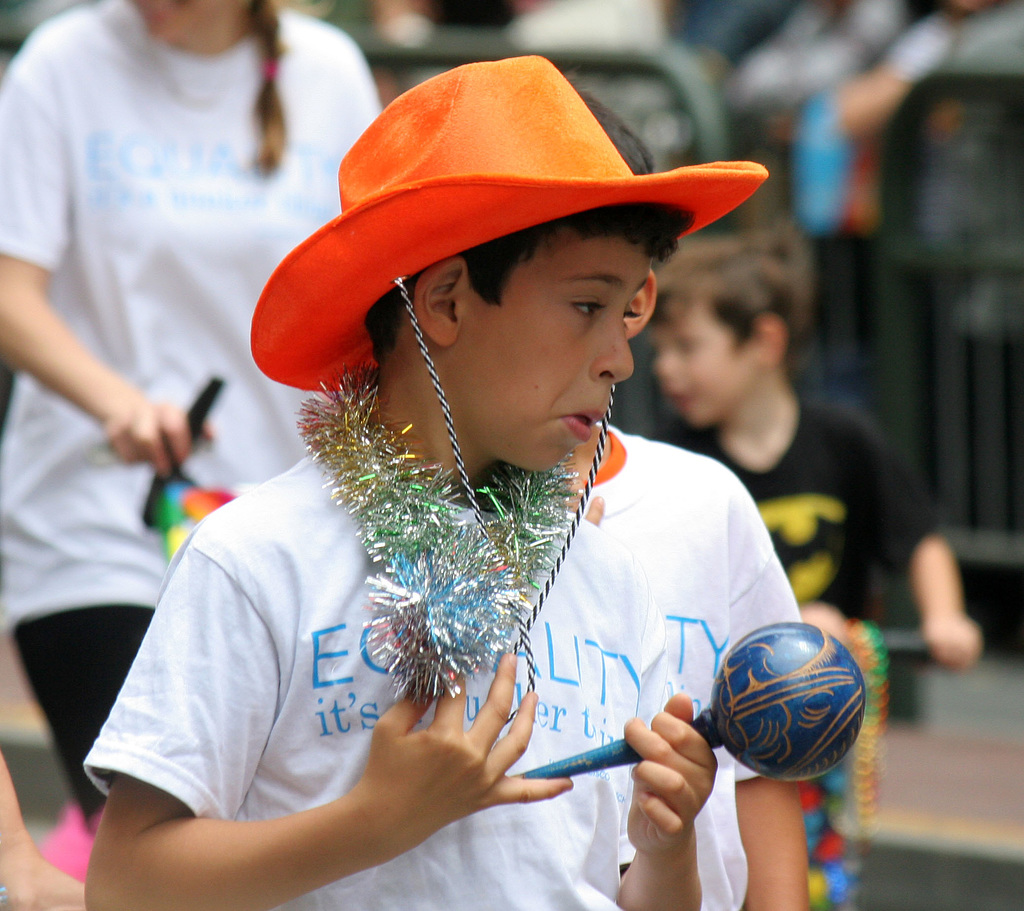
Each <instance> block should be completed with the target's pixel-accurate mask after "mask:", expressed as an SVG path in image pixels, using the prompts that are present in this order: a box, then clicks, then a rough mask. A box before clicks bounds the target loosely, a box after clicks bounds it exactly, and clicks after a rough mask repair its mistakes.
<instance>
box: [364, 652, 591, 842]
mask: <svg viewBox="0 0 1024 911" xmlns="http://www.w3.org/2000/svg"><path fill="white" fill-rule="evenodd" d="M515 678H516V662H515V658H514V657H512V656H508V655H506V656H505V657H504V658H503V659H502V660H501V662H500V664H499V665H498V671H497V673H496V674H495V677H494V682H493V683H492V684H491V688H490V691H489V692H488V694H487V701H486V702H485V703H484V704H483V706H482V707H481V708H480V712H479V713H478V715H477V717H476V720H475V721H474V722H473V725H472V726H471V727H470V728H469V730H465V729H464V719H465V717H466V693H465V687H464V686H463V687H462V691H461V692H460V694H459V695H457V696H453V697H448V696H446V697H442V698H441V699H439V700H438V701H437V703H436V708H435V712H434V719H433V721H432V722H431V723H430V724H429V725H428V726H427V727H426V728H423V729H420V730H414V728H415V726H416V724H417V722H418V721H419V720H420V719H421V718H422V717H423V715H424V714H425V713H426V711H427V709H428V708H429V706H428V705H423V704H417V703H414V702H411V701H409V700H403V701H402V702H399V703H397V704H396V705H394V706H392V708H391V709H389V710H388V711H387V712H385V713H384V715H383V716H381V719H380V721H379V722H378V723H377V725H376V727H375V728H374V731H373V740H372V742H371V745H370V755H369V758H368V760H367V764H366V770H365V771H364V772H363V776H362V778H361V779H360V780H359V782H358V784H357V785H356V787H355V789H354V790H353V796H355V795H356V792H358V791H362V792H363V795H362V796H363V798H364V799H365V800H367V801H368V802H369V805H370V806H371V807H373V810H374V817H375V819H376V821H377V822H379V823H380V825H381V827H382V828H381V831H382V832H383V833H386V837H387V838H388V840H389V841H391V842H392V844H391V847H392V849H393V850H394V853H395V854H400V853H403V852H405V851H408V850H409V849H410V848H413V847H415V846H416V845H417V844H419V843H420V842H422V841H423V840H424V839H426V838H427V837H429V836H430V835H432V834H433V833H434V832H436V831H437V830H438V829H441V828H442V827H444V826H446V825H447V824H448V823H450V822H454V821H455V820H457V819H461V818H462V817H464V816H468V815H470V814H471V813H475V812H476V811H477V810H482V809H484V808H486V807H491V806H496V805H498V804H507V803H530V802H533V801H537V800H547V799H549V798H552V797H556V796H558V795H559V794H562V793H564V792H566V791H568V790H571V788H572V782H571V781H570V780H569V779H567V778H555V779H550V780H539V779H538V780H529V779H524V778H520V777H509V776H508V775H506V772H507V771H508V769H509V768H510V767H511V766H512V765H513V764H514V763H515V762H516V761H517V760H518V759H519V758H520V757H521V756H522V755H523V753H524V752H526V747H527V746H528V744H529V742H530V736H531V734H532V731H533V716H534V711H535V709H536V705H537V695H536V693H529V694H527V695H526V696H525V697H523V700H522V703H521V704H520V706H519V712H518V714H517V715H516V718H515V720H514V721H513V722H512V724H511V726H510V727H509V730H508V733H507V734H506V735H505V736H504V737H503V738H501V739H500V740H499V739H498V736H499V735H500V734H501V731H502V728H504V727H505V724H506V723H507V721H508V717H509V713H510V711H511V708H512V700H513V694H514V690H515Z"/></svg>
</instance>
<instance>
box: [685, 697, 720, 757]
mask: <svg viewBox="0 0 1024 911" xmlns="http://www.w3.org/2000/svg"><path fill="white" fill-rule="evenodd" d="M690 727H692V728H693V729H694V730H695V731H696V732H697V733H698V734H700V736H701V737H703V738H704V739H705V740H706V741H707V742H708V746H710V747H711V749H715V748H716V747H720V746H721V745H722V738H721V737H719V736H718V728H716V727H715V722H714V718H713V716H712V713H711V706H710V705H709V706H708V707H707V708H706V709H704V711H702V712H701V713H700V714H699V715H698V716H697V717H696V718H694V719H693V724H691V725H690Z"/></svg>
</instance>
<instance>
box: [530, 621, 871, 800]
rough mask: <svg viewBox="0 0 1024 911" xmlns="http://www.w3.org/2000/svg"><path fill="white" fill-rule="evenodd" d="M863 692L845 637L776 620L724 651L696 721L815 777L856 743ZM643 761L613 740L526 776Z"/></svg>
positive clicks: (746, 750) (777, 770)
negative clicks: (706, 703)
mask: <svg viewBox="0 0 1024 911" xmlns="http://www.w3.org/2000/svg"><path fill="white" fill-rule="evenodd" d="M864 694H865V688H864V677H863V675H862V674H861V672H860V668H859V667H857V662H856V661H854V659H853V655H851V654H850V652H849V651H848V650H847V648H846V647H845V646H844V645H843V644H842V643H840V642H838V641H837V640H836V639H834V638H833V637H832V636H830V635H828V633H825V632H822V630H820V629H818V627H816V626H811V625H810V624H808V623H774V624H771V625H770V626H765V627H762V628H761V629H759V630H755V631H754V632H752V633H750V634H749V635H747V636H744V637H743V638H742V639H741V640H740V641H739V642H737V643H736V645H734V646H733V647H732V648H731V649H730V650H729V652H728V654H727V655H726V656H725V659H724V661H723V662H722V665H721V667H720V668H719V670H718V673H717V675H716V676H715V682H714V684H713V685H712V688H711V704H710V705H709V706H708V707H707V708H706V709H704V711H702V712H701V713H700V714H699V715H698V716H697V717H696V718H695V719H694V721H693V727H694V728H695V729H696V730H697V731H698V732H699V733H700V734H701V736H703V737H704V739H705V740H707V742H708V743H709V744H711V746H712V747H719V746H724V747H725V748H726V749H727V750H728V751H729V752H730V753H732V755H733V756H735V757H736V758H737V759H738V760H739V761H740V762H742V763H743V764H744V765H745V766H748V767H749V768H751V769H753V770H754V771H755V772H758V773H760V774H761V775H764V776H765V777H766V778H777V779H784V780H789V781H792V780H797V779H801V778H814V777H815V776H817V775H821V774H822V773H823V772H827V771H828V770H829V769H831V768H832V767H833V766H835V765H837V764H838V763H839V762H840V761H841V760H842V758H843V757H844V756H845V755H846V753H847V751H848V750H849V749H850V747H852V746H853V743H854V741H855V740H856V739H857V735H858V734H859V733H860V726H861V722H862V721H863V720H864ZM640 760H641V757H640V756H639V755H638V754H637V752H636V751H635V750H634V749H633V748H632V747H631V746H629V744H627V743H626V741H625V740H616V741H614V742H613V743H610V744H606V745H605V746H603V747H599V748H598V749H596V750H590V751H588V752H586V753H580V754H579V755H577V756H573V757H571V758H569V759H564V760H561V761H559V762H553V763H551V764H550V765H546V766H543V767H541V768H539V769H533V770H532V771H529V772H526V773H525V774H524V776H523V777H524V778H561V777H564V776H569V775H578V774H580V773H583V772H592V771H596V770H598V769H605V768H609V767H611V766H617V765H628V764H631V763H635V762H639V761H640Z"/></svg>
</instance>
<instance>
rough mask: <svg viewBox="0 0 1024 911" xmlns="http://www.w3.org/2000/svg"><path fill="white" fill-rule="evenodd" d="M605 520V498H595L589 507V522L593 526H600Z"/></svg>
mask: <svg viewBox="0 0 1024 911" xmlns="http://www.w3.org/2000/svg"><path fill="white" fill-rule="evenodd" d="M603 518H604V497H594V498H593V499H591V501H590V504H589V505H588V506H587V521H588V522H590V523H591V524H592V525H600V524H601V520H602V519H603Z"/></svg>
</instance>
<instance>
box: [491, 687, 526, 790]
mask: <svg viewBox="0 0 1024 911" xmlns="http://www.w3.org/2000/svg"><path fill="white" fill-rule="evenodd" d="M536 710H537V694H536V693H527V694H526V695H525V696H524V697H523V701H522V703H521V704H520V706H519V711H518V712H517V713H516V717H515V720H514V721H513V722H512V725H511V727H509V729H508V733H507V734H506V735H505V736H504V737H502V738H501V740H499V741H498V742H497V743H496V744H495V745H494V748H493V749H492V750H491V756H490V761H491V763H492V764H493V765H494V767H495V770H496V771H500V772H502V773H505V772H506V771H508V769H509V768H511V767H512V766H513V765H514V764H515V763H516V762H517V761H518V760H519V759H520V758H521V757H522V755H523V753H525V752H526V748H527V747H528V746H529V745H530V738H531V737H532V736H533V719H534V714H535V712H536Z"/></svg>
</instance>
